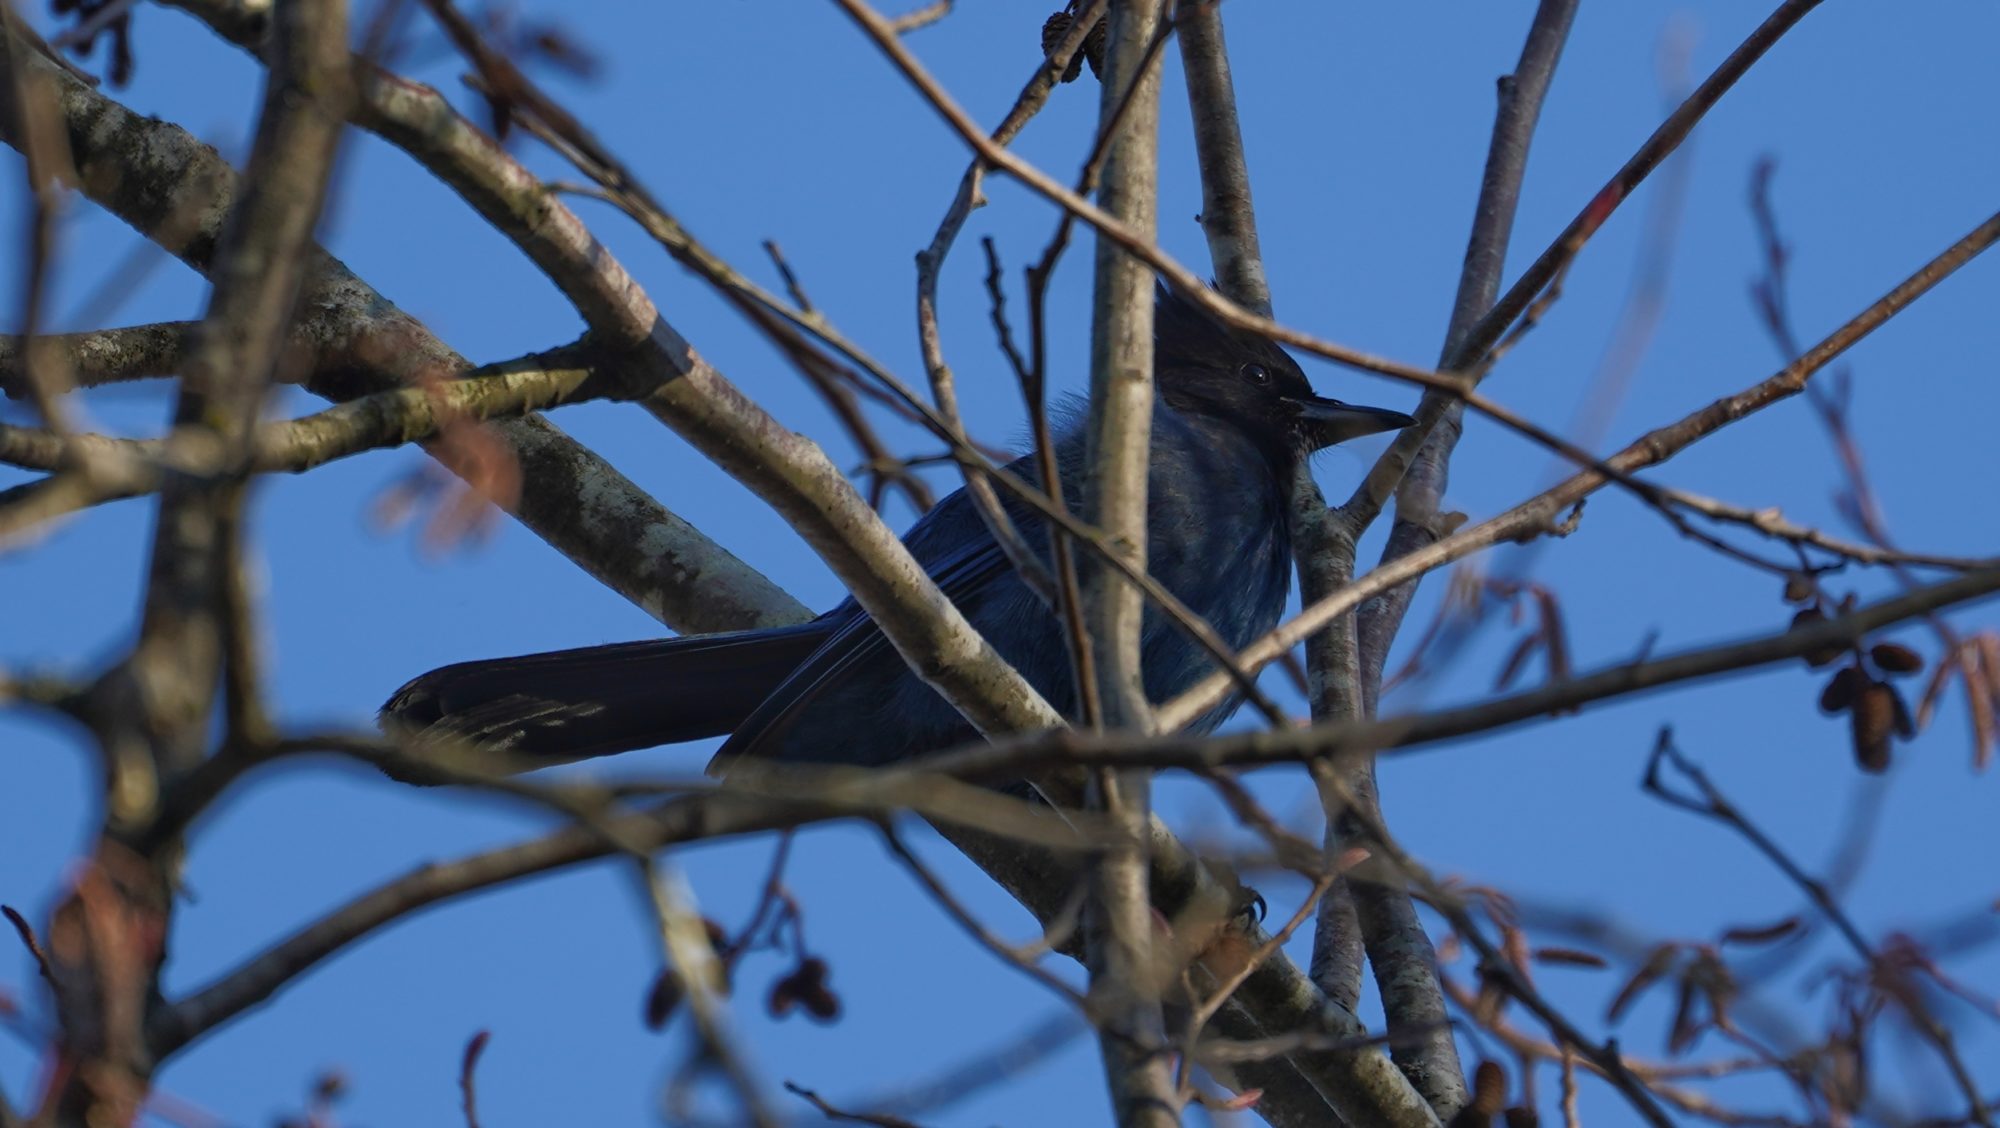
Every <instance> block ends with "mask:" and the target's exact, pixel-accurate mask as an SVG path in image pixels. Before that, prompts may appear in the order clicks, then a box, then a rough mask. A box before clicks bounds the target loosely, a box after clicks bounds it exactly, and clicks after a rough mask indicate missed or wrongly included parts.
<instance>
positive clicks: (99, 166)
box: [0, 5, 811, 632]
mask: <svg viewBox="0 0 2000 1128" xmlns="http://www.w3.org/2000/svg"><path fill="white" fill-rule="evenodd" d="M204 7H205V8H206V7H213V8H216V9H220V10H221V14H220V15H218V18H226V17H227V16H228V15H230V14H232V13H235V12H236V9H234V7H233V6H230V5H213V6H204ZM196 14H198V15H204V16H206V15H208V14H210V13H209V12H208V11H198V12H197V13H196ZM264 23H265V21H264V18H263V16H262V15H258V16H255V17H254V18H247V17H246V19H245V20H242V21H238V23H237V24H232V25H231V26H239V25H247V26H254V27H255V28H257V29H259V30H261V29H262V28H263V26H264ZM28 65H29V66H31V67H35V68H41V69H45V70H46V72H47V73H48V74H50V75H52V76H54V78H55V81H56V89H57V91H58V107H59V109H60V111H61V113H62V115H63V119H64V122H65V125H66V127H67V129H68V131H69V142H70V148H71V150H72V153H73V154H74V157H75V162H76V168H77V174H78V182H77V184H76V185H75V187H76V188H77V189H78V190H80V191H81V192H83V194H84V195H86V196H88V197H89V198H90V199H91V200H93V201H94V202H96V203H97V204H99V205H100V206H102V207H104V208H106V209H107V210H109V211H111V212H112V213H113V214H115V215H117V216H118V217H119V218H120V219H123V220H125V221H126V222H127V223H129V224H131V225H132V226H133V227H134V228H135V229H137V230H138V231H139V233H140V234H142V235H144V236H145V237H146V238H148V239H150V240H152V241H153V242H155V243H157V244H159V245H160V246H161V247H162V248H164V249H166V250H167V251H169V252H171V253H173V254H174V255H176V256H177V257H179V258H181V259H182V260H183V261H185V262H186V263H187V264H188V265H189V266H191V267H193V268H194V269H196V270H197V271H201V272H203V273H206V272H207V270H208V268H209V264H210V259H211V257H212V254H213V251H214V246H215V238H216V235H217V233H218V232H219V230H220V228H221V223H222V219H223V217H224V216H225V215H226V214H227V213H228V209H229V207H230V205H231V202H232V201H233V199H234V197H235V193H236V191H237V183H238V179H237V176H236V174H235V173H234V171H232V170H231V169H230V168H229V166H228V164H227V163H226V162H224V161H223V160H222V158H221V157H220V156H219V155H217V154H216V152H215V151H214V150H213V149H211V148H209V147H208V146H206V145H204V144H202V143H201V142H200V141H198V140H196V139H195V138H194V137H192V136H190V135H189V134H188V133H187V132H186V131H185V130H183V129H181V128H180V127H178V126H175V125H172V124H169V123H166V122H162V121H158V120H156V119H152V118H144V117H140V116H139V115H136V114H133V113H131V112H130V111H128V110H126V109H125V108H124V107H123V106H120V105H119V104H118V103H116V102H114V101H112V100H111V99H109V98H107V97H105V96H104V95H103V94H101V93H100V92H98V91H97V90H96V89H94V88H93V87H91V86H89V85H87V84H86V83H84V82H82V81H80V80H79V79H77V78H76V77H75V76H74V75H71V74H70V73H69V72H68V71H67V70H64V69H63V68H61V67H59V66H57V65H56V64H54V63H52V62H49V61H48V60H46V59H42V58H40V57H39V56H33V55H31V56H29V59H28ZM8 120H9V119H8V118H6V117H5V116H4V115H0V133H4V134H5V138H4V139H5V140H6V141H7V143H8V144H10V145H16V146H18V144H19V143H20V140H19V138H18V137H17V136H15V135H14V134H13V133H12V132H8V130H10V129H11V126H9V125H8V124H7V123H8ZM314 257H315V263H316V265H315V268H314V272H313V277H312V280H311V281H310V282H309V283H308V296H307V298H306V300H305V301H304V302H303V303H302V311H301V317H300V320H299V323H298V324H297V325H296V326H295V327H294V335H295V338H296V339H297V340H299V341H300V342H301V343H302V346H303V347H304V348H306V349H307V350H308V351H309V353H310V354H311V356H312V357H314V358H315V363H314V365H313V366H312V368H311V369H310V370H309V372H308V373H307V375H306V377H305V384H306V387H308V388H309V389H310V390H312V391H314V392H315V393H317V394H319V395H323V396H326V397H328V398H330V399H336V400H342V399H352V398H355V397H356V396H359V395H365V394H367V393H369V392H376V391H385V390H393V389H398V388H402V387H406V386H413V385H419V386H420V385H422V384H425V383H428V382H435V381H437V380H440V379H449V378H451V377H453V376H455V375H458V374H460V373H462V372H464V371H466V370H467V369H469V368H470V367H471V365H469V364H468V363H467V362H466V361H465V360H464V358H462V357H460V356H458V355H457V354H456V353H454V352H452V351H451V349H450V348H449V347H447V346H446V345H445V344H444V343H443V342H441V341H439V340H438V339H437V338H436V337H435V336H433V335H432V334H431V333H430V331H429V330H427V329H425V328H424V327H423V326H422V325H421V324H419V323H418V322H417V321H415V320H414V319H412V318H411V317H409V315H407V314H405V313H404V312H403V311H401V310H400V309H398V308H396V306H395V305H394V304H393V303H391V302H390V301H389V300H388V299H386V298H384V297H383V296H382V295H381V294H379V293H377V292H376V291H375V290H373V289H371V288H370V287H369V286H368V285H367V284H366V283H365V282H363V281H361V280H360V279H359V278H356V277H355V276H354V275H353V274H352V273H350V272H349V271H348V270H347V268H346V267H344V266H342V265H341V264H340V263H339V262H338V261H336V260H335V259H333V258H332V257H331V256H329V255H326V254H325V253H324V252H315V256H314ZM494 431H495V433H496V434H497V435H498V436H499V437H500V439H501V441H502V442H504V443H505V444H506V445H507V447H508V449H509V450H510V451H511V452H512V453H513V455H514V457H515V458H516V459H517V460H519V462H520V464H521V470H522V480H523V491H522V495H521V499H520V503H519V505H518V507H517V509H516V516H518V517H519V518H520V519H521V520H522V522H523V523H525V524H526V525H528V527H529V528H531V529H533V530H535V532H536V533H537V534H538V535H539V536H541V537H542V538H543V539H544V540H547V541H548V542H549V543H550V544H551V545H552V546H553V547H555V548H556V549H558V550H559V551H561V552H563V553H564V554H565V555H567V556H568V557H570V559H572V560H574V561H576V562H577V563H578V564H579V565H581V566H582V567H583V568H584V569H585V570H586V571H588V572H589V573H590V574H591V575H593V576H596V577H597V578H598V579H599V580H601V581H603V582H604V583H605V584H606V585H607V586H609V587H610V588H612V589H613V590H614V591H617V592H618V593H620V594H621V595H624V596H625V597H626V598H627V599H630V600H631V601H632V602H634V603H636V604H638V605H639V606H640V607H641V608H642V609H644V610H645V611H646V612H647V613H648V614H650V615H652V616H654V617H655V618H658V619H661V620H662V621H664V622H666V623H667V624H668V625H669V626H672V627H674V628H675V629H677V630H683V631H689V632H700V631H723V630H741V629H745V628H749V627H759V626H776V625H781V624H784V623H796V622H801V621H803V620H804V619H806V618H809V617H810V615H811V613H810V612H809V611H807V610H806V609H805V608H804V607H803V606H801V605H800V604H799V603H798V602H797V601H796V600H794V599H792V598H791V597H790V596H789V595H787V594H785V593H784V591H782V590H781V589H779V588H778V587H777V586H776V585H774V584H772V583H771V582H770V581H769V580H767V579H765V578H764V577H763V576H762V575H760V574H759V573H757V572H756V571H755V570H753V569H752V568H750V567H749V566H748V565H746V564H744V563H743V562H742V561H741V560H738V559H737V558H736V557H735V556H733V555H731V554H730V553H729V552H728V551H727V550H725V549H723V548H722V547H721V546H719V545H717V544H715V543H714V542H713V541H711V540H709V539H708V538H707V537H705V536H703V535H702V534H701V533H700V532H699V531H698V530H696V529H695V528H693V527H692V526H690V525H689V524H687V522H685V521H682V520H681V519H680V518H679V517H676V516H674V515H673V514H672V513H669V512H667V511H666V510H665V509H663V508H662V507H661V506H660V505H659V503H657V502H655V501H653V500H652V499H651V498H649V497H647V496H646V495H645V493H644V492H643V491H641V490H640V489H639V488H638V487H637V486H635V485H633V484H632V483H631V482H630V481H629V480H628V479H626V478H625V477H624V476H623V475H621V474H619V473H618V472H617V471H616V470H615V469H613V468H612V467H611V466H610V464H608V463H606V462H605V461H604V460H603V459H601V458H599V457H597V456H596V455H595V454H592V453H591V452H590V451H588V450H586V449H584V448H583V447H582V446H581V445H579V444H577V443H576V442H575V441H574V440H572V439H570V438H569V437H568V436H566V435H564V434H562V433H561V432H560V431H558V430H556V429H555V428H554V427H552V426H550V425H549V424H548V423H546V422H544V421H542V420H540V419H533V418H530V419H523V420H515V421H507V422H500V423H496V424H494ZM71 491H72V487H71V486H69V485H68V484H66V483H58V484H56V487H55V488H53V489H51V490H45V491H42V492H44V493H55V494H62V493H65V492H71ZM84 492H87V491H84ZM57 500H62V499H61V498H60V497H58V499H57ZM75 504H77V502H74V501H72V502H70V503H69V504H68V505H67V506H66V507H67V508H73V507H74V505H75ZM7 524H9V522H8V520H7V519H6V517H5V516H4V515H0V526H4V525H7Z"/></svg>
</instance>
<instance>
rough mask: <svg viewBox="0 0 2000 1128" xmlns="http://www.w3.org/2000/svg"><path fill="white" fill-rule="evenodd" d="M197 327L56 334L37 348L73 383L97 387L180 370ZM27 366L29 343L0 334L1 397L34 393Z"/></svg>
mask: <svg viewBox="0 0 2000 1128" xmlns="http://www.w3.org/2000/svg"><path fill="white" fill-rule="evenodd" d="M193 328H194V323H193V322H189V321H165V322H160V323H158V324H154V325H133V326H129V327H126V328H122V329H97V330H93V331H91V332H88V333H55V334H50V335H47V336H39V337H36V338H35V348H36V349H37V350H38V354H39V355H40V356H43V357H53V358H54V359H55V362H56V363H57V364H58V365H60V366H61V367H62V369H63V370H64V371H65V372H66V373H67V374H68V376H69V378H70V382H71V384H72V385H74V386H75V387H79V388H94V387H97V386H98V385H100V384H117V383H123V382H125V381H127V380H143V379H146V378H147V377H150V376H171V375H173V374H174V373H176V372H178V371H180V367H181V357H182V355H183V353H184V350H185V348H186V345H187V337H188V333H189V332H190V331H191V330H192V329H193ZM26 367H27V348H26V341H25V340H24V339H23V338H21V337H19V336H15V335H12V334H6V335H0V395H4V396H7V397H10V398H13V399H21V398H23V397H26V396H27V395H29V394H30V393H29V389H28V384H27V373H26Z"/></svg>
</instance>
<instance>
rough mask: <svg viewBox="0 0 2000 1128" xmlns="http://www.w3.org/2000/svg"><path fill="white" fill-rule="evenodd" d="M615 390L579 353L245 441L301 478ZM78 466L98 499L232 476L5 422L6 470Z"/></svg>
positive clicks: (106, 441)
mask: <svg viewBox="0 0 2000 1128" xmlns="http://www.w3.org/2000/svg"><path fill="white" fill-rule="evenodd" d="M615 390H616V389H614V388H610V387H607V386H605V385H604V383H603V382H602V381H597V382H593V381H592V380H591V370H590V369H589V368H588V367H586V366H584V365H583V364H582V362H581V360H580V354H577V353H575V352H574V351H573V350H559V351H557V352H554V353H548V354H539V355H532V356H527V357H523V358H521V359H519V360H513V361H507V362H505V363H502V364H497V365H490V366H488V367H485V368H480V369H474V370H473V371H471V372H468V373H467V374H466V376H465V377H464V378H463V379H459V380H453V381H450V382H449V383H445V384H440V385H437V386H436V387H432V388H403V389H399V390H397V391H390V392H376V393H374V394H373V395H367V396H362V397H361V398H359V399H354V400H349V401H348V402H346V403H343V404H340V405H338V406H335V407H330V408H328V409H326V410H325V411H321V412H316V413H314V414H312V415H306V416H302V417H300V418H297V419H288V420H285V421H284V422H280V423H266V424H263V425H261V426H259V427H257V428H256V429H255V431H253V432H252V433H251V434H250V435H249V437H248V444H249V468H250V470H252V471H253V472H256V473H285V474H299V473H303V472H305V471H307V470H310V469H312V468H313V467H315V466H322V465H325V464H326V463H328V462H332V461H334V460H336V459H341V458H349V457H352V456H353V455H356V454H361V453H363V452H366V451H371V450H384V449H389V448H393V447H398V446H402V445H405V444H407V443H416V442H423V441H424V440H426V439H429V438H431V437H432V436H434V435H436V434H437V433H438V431H439V430H440V429H442V428H443V427H444V426H445V425H446V424H447V423H448V422H452V421H465V420H481V421H484V420H492V419H502V418H507V417H509V416H518V415H522V414H525V413H527V412H530V411H542V410H546V409H548V408H551V407H556V406H559V405H562V404H567V403H581V402H583V401H585V400H589V399H594V398H599V397H601V396H604V395H607V394H610V393H612V392H614V391H615ZM75 462H84V463H91V464H93V465H91V467H90V469H89V470H88V472H87V473H86V474H85V475H84V477H85V478H86V479H88V481H89V483H90V485H91V486H92V488H93V489H94V490H95V491H96V492H95V494H94V496H93V498H92V500H93V501H110V500H114V499H116V498H125V497H136V496H139V495H140V494H144V493H148V492H151V491H153V490H156V489H159V488H160V486H161V483H162V482H163V481H164V480H165V478H166V476H167V474H168V472H169V471H171V472H173V473H176V474H184V475H186V474H192V475H208V474H216V473H220V472H222V471H223V470H225V469H226V468H227V467H226V466H225V465H224V463H223V460H222V452H221V451H219V450H217V449H216V448H215V447H214V446H213V444H210V443H206V442H201V441H195V440H194V439H192V438H191V437H190V436H188V435H185V434H180V433H176V434H172V435H169V436H168V437H166V438H164V439H122V438H110V437H106V436H103V435H92V434H79V435H72V436H70V437H69V438H68V439H67V440H65V439H64V438H63V437H62V436H60V435H56V434H54V433H52V432H49V431H42V430H37V429H35V428H31V427H12V426H8V425H7V424H5V423H0V463H6V464H8V465H12V466H19V467H23V468H25V469H31V470H46V471H51V472H57V471H61V470H63V469H64V468H65V467H66V466H68V465H70V464H72V463H75Z"/></svg>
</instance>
